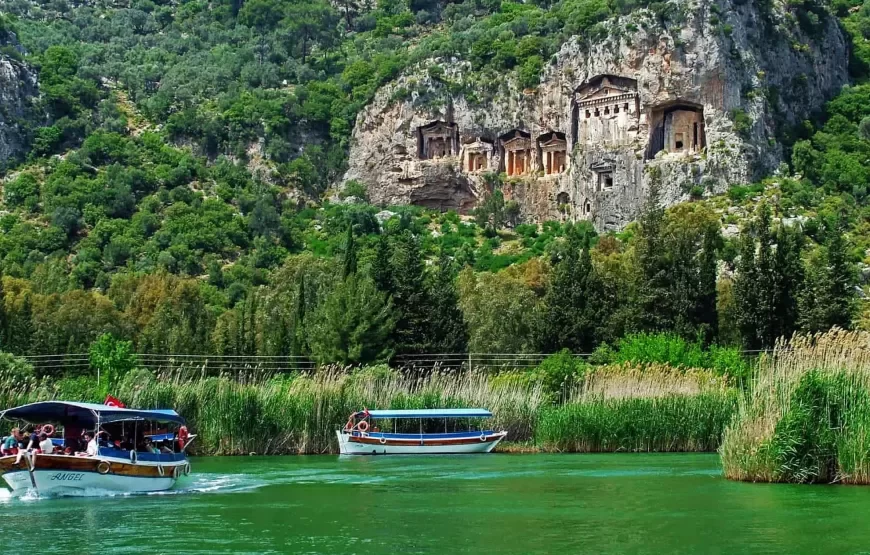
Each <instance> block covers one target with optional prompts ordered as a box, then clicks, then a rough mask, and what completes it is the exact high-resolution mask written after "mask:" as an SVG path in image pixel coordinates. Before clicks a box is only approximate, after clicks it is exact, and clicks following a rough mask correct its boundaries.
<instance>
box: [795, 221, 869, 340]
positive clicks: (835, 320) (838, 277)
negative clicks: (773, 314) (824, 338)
mask: <svg viewBox="0 0 870 555" xmlns="http://www.w3.org/2000/svg"><path fill="white" fill-rule="evenodd" d="M808 266H809V267H808V269H807V280H806V285H805V287H804V289H803V291H802V294H801V296H800V304H799V308H800V327H801V329H802V330H804V331H808V332H820V331H827V330H829V329H831V328H832V327H834V326H838V327H841V328H843V329H848V328H850V327H851V325H852V318H853V316H854V314H855V295H854V293H853V291H854V285H855V272H854V269H853V268H852V265H851V264H850V263H849V260H848V252H847V249H846V241H845V239H844V238H843V233H842V230H841V229H839V228H838V226H836V225H832V226H830V227H829V230H828V232H827V236H826V241H825V245H824V247H823V248H821V249H820V252H819V253H818V255H817V256H815V257H813V258H811V260H810V262H809V264H808Z"/></svg>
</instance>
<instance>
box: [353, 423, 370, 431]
mask: <svg viewBox="0 0 870 555" xmlns="http://www.w3.org/2000/svg"><path fill="white" fill-rule="evenodd" d="M356 429H357V430H359V431H361V432H362V433H366V432H367V431H368V429H369V423H368V422H366V421H365V420H363V421H362V422H360V423H359V424H357V425H356Z"/></svg>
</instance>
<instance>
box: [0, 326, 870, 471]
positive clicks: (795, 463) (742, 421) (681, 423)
mask: <svg viewBox="0 0 870 555" xmlns="http://www.w3.org/2000/svg"><path fill="white" fill-rule="evenodd" d="M712 353H718V355H717V356H715V357H712V356H711V354H712ZM722 360H728V361H730V362H729V363H728V365H725V366H723V363H722ZM687 361H690V362H693V363H697V364H704V365H706V366H708V368H693V367H691V366H688V365H686V364H685V362H687ZM27 370H28V369H27V368H26V362H23V361H22V359H19V358H16V357H12V356H11V355H3V356H2V358H0V405H2V406H5V407H11V406H16V405H20V404H25V403H29V402H34V401H38V400H45V399H52V398H59V399H64V400H82V401H99V400H100V399H101V397H102V396H105V394H106V393H107V392H111V393H112V394H113V395H116V396H118V397H119V398H121V399H123V400H124V401H125V402H126V403H128V404H129V405H130V406H139V407H150V408H169V407H171V408H174V409H176V410H177V411H178V412H179V413H181V414H183V415H184V416H185V417H186V418H187V419H188V420H189V422H190V424H191V426H193V428H194V429H195V430H196V432H197V433H198V434H199V437H200V439H199V441H198V442H197V445H196V450H195V453H194V454H197V455H248V454H258V455H279V454H335V453H337V451H338V449H337V444H336V441H335V430H337V429H339V428H340V427H341V426H342V425H343V423H344V422H345V421H346V419H347V416H348V415H349V414H350V413H351V412H353V411H356V410H359V409H361V408H363V407H367V408H393V409H398V408H435V407H477V406H479V407H485V408H488V409H489V410H491V411H492V413H493V419H492V420H491V421H489V422H487V423H486V424H485V425H486V426H487V427H491V428H494V429H499V430H501V429H504V430H507V431H508V433H509V436H508V437H509V442H507V443H505V444H504V445H501V446H500V447H499V449H498V450H497V451H498V452H502V453H542V452H543V453H587V452H715V451H717V450H718V452H719V453H720V455H721V458H722V465H723V469H724V473H725V476H726V477H727V478H729V479H734V480H743V481H756V482H759V481H761V482H791V483H815V482H818V483H846V484H870V333H867V332H849V331H844V330H840V329H833V330H831V331H829V332H827V333H823V334H811V335H796V336H794V337H793V338H792V339H791V340H788V341H786V340H781V341H779V342H778V343H777V345H776V347H775V349H774V350H773V351H771V352H769V353H766V354H763V355H761V356H759V357H758V359H757V360H756V361H755V362H754V364H752V365H750V364H749V363H747V362H746V361H745V360H743V359H742V358H741V357H739V356H736V357H735V356H734V353H733V352H724V351H722V350H719V351H717V350H716V349H708V350H706V351H705V350H698V349H696V348H693V347H692V346H691V345H690V344H686V343H685V342H682V343H681V341H680V340H679V339H675V338H674V337H673V336H668V335H665V334H661V335H645V334H639V335H636V336H631V337H629V338H627V339H626V341H624V342H623V343H622V344H621V345H618V346H617V347H616V348H615V349H609V350H603V351H599V352H597V353H596V354H595V355H594V356H593V357H592V358H591V359H590V361H585V360H581V359H579V358H578V357H576V356H575V355H571V354H570V353H568V352H562V353H557V354H554V355H552V356H550V357H548V358H547V359H545V360H544V362H542V363H541V364H539V365H538V366H536V367H534V368H531V369H527V370H509V371H506V370H502V371H494V370H487V369H484V368H479V369H474V370H471V371H468V370H463V371H459V370H451V369H447V368H440V367H436V368H435V369H427V370H421V369H410V368H404V369H394V368H390V367H388V366H386V365H375V366H364V367H347V366H338V365H331V366H323V367H321V368H319V369H318V370H317V371H314V372H310V373H292V374H272V375H265V374H255V373H248V374H243V375H230V374H227V373H222V374H218V375H207V374H205V373H204V372H202V373H199V374H197V373H196V372H192V371H191V370H190V369H187V370H183V369H176V370H171V371H166V372H161V373H156V374H155V373H153V372H151V371H149V370H145V369H142V368H133V369H130V370H128V371H127V372H126V373H124V374H118V375H116V374H113V373H112V372H111V371H108V372H107V373H106V374H107V377H106V378H105V379H104V380H103V381H101V382H100V383H97V382H96V381H95V380H94V379H93V378H92V377H85V376H78V377H68V378H61V379H52V378H49V377H41V378H39V377H35V376H33V375H29V376H28V375H26V374H27ZM467 424H472V423H471V422H459V423H458V425H459V426H464V425H467ZM438 425H439V426H440V424H438ZM384 426H385V429H388V427H389V426H391V423H390V422H384Z"/></svg>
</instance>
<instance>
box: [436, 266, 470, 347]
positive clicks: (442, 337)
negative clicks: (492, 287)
mask: <svg viewBox="0 0 870 555" xmlns="http://www.w3.org/2000/svg"><path fill="white" fill-rule="evenodd" d="M429 298H430V299H431V301H432V312H431V317H430V321H429V340H428V342H427V346H428V350H430V351H431V352H433V353H464V352H465V351H466V350H467V349H468V326H467V325H466V323H465V318H464V317H463V315H462V310H460V308H459V295H457V293H456V271H455V268H454V264H453V262H452V261H451V260H450V258H449V257H448V256H447V255H446V254H445V253H444V252H443V251H442V253H441V255H440V256H439V258H438V267H437V268H436V270H435V272H434V273H433V275H432V277H431V279H430V284H429Z"/></svg>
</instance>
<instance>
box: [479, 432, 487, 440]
mask: <svg viewBox="0 0 870 555" xmlns="http://www.w3.org/2000/svg"><path fill="white" fill-rule="evenodd" d="M480 441H486V434H485V433H483V432H480Z"/></svg>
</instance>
